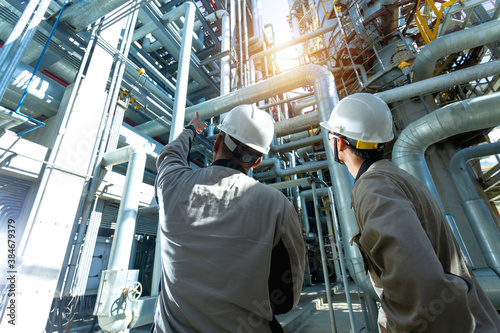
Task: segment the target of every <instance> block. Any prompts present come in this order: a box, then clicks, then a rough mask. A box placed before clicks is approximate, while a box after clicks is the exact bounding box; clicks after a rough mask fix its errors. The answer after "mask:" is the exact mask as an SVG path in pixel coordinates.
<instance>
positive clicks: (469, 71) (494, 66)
mask: <svg viewBox="0 0 500 333" xmlns="http://www.w3.org/2000/svg"><path fill="white" fill-rule="evenodd" d="M429 45H430V44H429ZM414 73H416V72H414ZM497 74H500V60H495V61H490V62H487V63H484V64H479V65H476V66H471V67H469V68H465V69H460V70H457V71H454V72H451V73H449V74H444V75H438V76H435V77H432V78H429V79H425V80H421V81H418V82H415V83H412V84H408V85H405V86H402V87H398V88H394V89H390V90H386V91H382V92H380V93H376V94H375V95H376V96H378V97H380V98H382V99H383V100H384V101H385V102H386V103H393V102H397V101H401V100H403V99H406V98H410V97H415V96H419V95H425V94H428V93H430V92H435V91H442V90H443V89H445V88H448V87H453V86H456V85H459V84H462V83H465V82H471V81H474V80H480V79H482V78H485V77H489V76H493V75H497Z"/></svg>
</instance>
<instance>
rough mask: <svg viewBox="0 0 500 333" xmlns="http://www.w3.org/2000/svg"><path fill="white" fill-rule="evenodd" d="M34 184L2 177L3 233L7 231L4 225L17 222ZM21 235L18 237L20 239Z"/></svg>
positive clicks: (0, 211)
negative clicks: (10, 220)
mask: <svg viewBox="0 0 500 333" xmlns="http://www.w3.org/2000/svg"><path fill="white" fill-rule="evenodd" d="M31 185H32V183H31V182H30V181H28V180H24V179H18V178H14V177H10V176H5V175H0V226H2V227H1V228H2V231H5V230H7V228H4V224H5V223H7V221H8V220H9V219H14V220H17V218H18V217H19V214H20V213H21V209H22V208H23V205H24V200H26V196H27V195H28V191H29V190H30V187H31ZM20 237H21V235H16V238H18V239H20Z"/></svg>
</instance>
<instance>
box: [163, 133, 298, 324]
mask: <svg viewBox="0 0 500 333" xmlns="http://www.w3.org/2000/svg"><path fill="white" fill-rule="evenodd" d="M193 136H194V133H193V131H191V130H189V129H185V130H184V131H183V132H182V133H181V134H180V136H179V137H178V138H177V139H176V140H174V141H173V142H171V143H169V144H168V145H167V146H165V147H164V148H163V149H162V150H161V152H160V155H159V157H158V160H157V167H158V176H157V179H156V192H157V196H158V201H159V208H160V225H161V234H160V235H159V237H161V258H162V279H161V292H160V294H159V297H158V303H157V307H156V315H155V325H156V330H157V332H231V333H232V332H270V328H269V322H270V321H271V320H272V318H273V310H272V309H271V306H272V307H273V309H274V314H279V313H284V312H287V311H289V310H290V309H291V308H292V307H293V306H295V305H296V304H297V303H298V300H299V297H300V292H301V289H302V281H303V277H304V262H305V246H304V241H303V238H302V233H301V230H300V226H299V222H298V218H297V214H296V212H295V209H294V207H293V205H292V204H291V203H290V202H289V201H288V199H287V198H286V197H285V196H284V195H283V194H282V193H281V192H279V191H278V190H276V189H273V188H271V187H269V186H267V185H264V184H260V183H259V182H257V181H256V180H254V179H253V178H250V177H248V176H247V175H246V174H243V173H242V172H240V171H238V170H235V169H233V168H228V167H225V166H211V167H208V168H203V169H197V170H192V169H191V168H190V167H189V163H188V155H189V147H190V144H191V140H192V138H193ZM153 287H155V286H153Z"/></svg>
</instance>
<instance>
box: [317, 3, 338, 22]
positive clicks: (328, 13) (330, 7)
mask: <svg viewBox="0 0 500 333" xmlns="http://www.w3.org/2000/svg"><path fill="white" fill-rule="evenodd" d="M336 2H337V0H321V5H322V6H323V10H324V11H325V16H326V17H327V18H328V19H329V20H331V19H332V18H333V16H332V13H335V11H334V10H333V6H334V5H335V3H336ZM325 4H326V5H325ZM327 8H328V10H327Z"/></svg>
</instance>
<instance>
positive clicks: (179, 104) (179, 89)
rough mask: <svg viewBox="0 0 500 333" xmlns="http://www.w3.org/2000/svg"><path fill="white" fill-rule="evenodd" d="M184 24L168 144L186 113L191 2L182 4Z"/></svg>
mask: <svg viewBox="0 0 500 333" xmlns="http://www.w3.org/2000/svg"><path fill="white" fill-rule="evenodd" d="M183 6H184V8H185V10H186V13H185V16H184V17H185V23H184V30H183V31H184V33H183V36H184V38H183V39H182V45H181V51H180V56H179V66H178V72H177V84H176V87H175V88H176V89H175V97H174V112H173V114H172V124H171V126H170V136H169V142H171V141H173V140H174V139H175V138H177V136H178V135H179V134H180V133H181V132H182V129H183V128H184V115H185V113H186V98H187V86H188V82H189V64H190V62H191V45H192V40H193V39H192V34H193V26H194V15H195V11H196V7H195V4H194V3H192V2H191V1H188V2H185V3H184V5H183Z"/></svg>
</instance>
